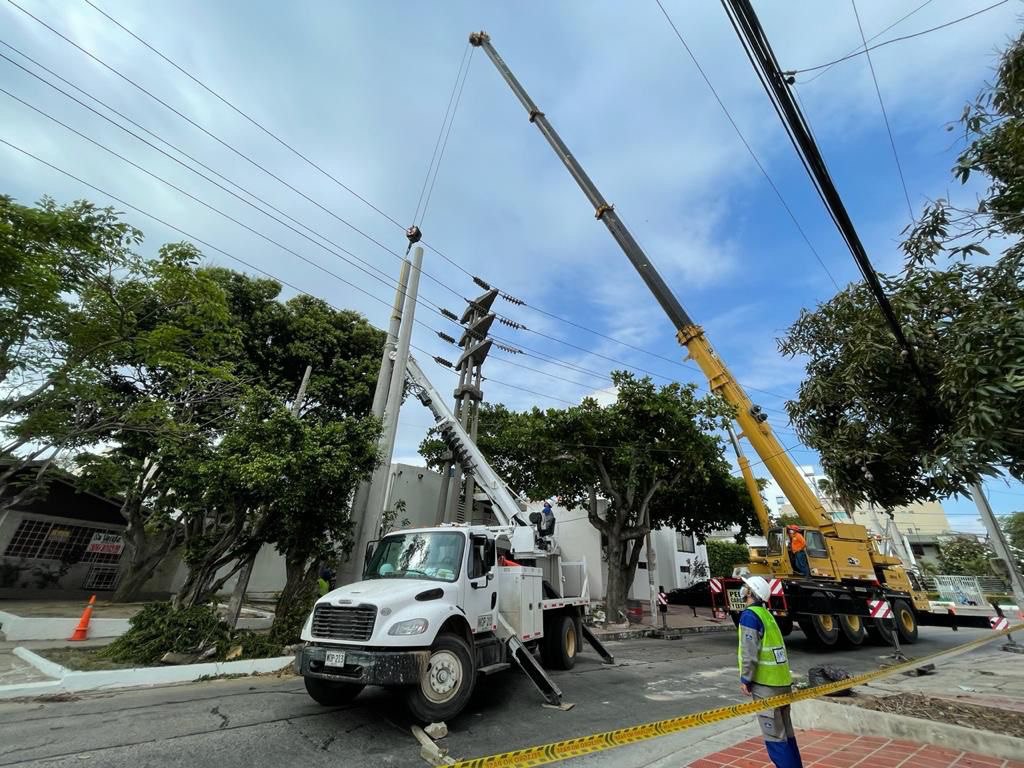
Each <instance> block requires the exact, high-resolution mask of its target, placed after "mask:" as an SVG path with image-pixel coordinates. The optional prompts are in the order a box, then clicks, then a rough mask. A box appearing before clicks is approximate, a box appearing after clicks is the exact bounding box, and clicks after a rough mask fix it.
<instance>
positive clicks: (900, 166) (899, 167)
mask: <svg viewBox="0 0 1024 768" xmlns="http://www.w3.org/2000/svg"><path fill="white" fill-rule="evenodd" d="M850 5H852V6H853V15H854V17H855V18H856V19H857V29H858V30H860V39H861V40H863V41H864V55H865V56H866V57H867V60H868V68H869V69H870V70H871V80H872V82H874V84H875V94H876V95H877V96H878V106H879V107H880V108H881V110H882V120H884V121H885V131H886V133H888V134H889V146H890V147H892V157H893V159H894V160H895V161H896V170H897V171H898V172H899V175H900V184H901V185H902V186H903V197H904V198H905V199H906V201H907V213H908V214H909V215H910V221H911V223H913V221H914V206H913V205H911V203H910V192H908V191H907V180H906V179H905V178H904V177H903V164H902V163H901V162H900V154H899V152H897V151H896V139H895V138H893V135H892V126H891V125H889V115H888V114H887V113H886V111H885V102H884V101H883V100H882V90H881V89H880V88H879V87H878V77H877V76H876V75H875V64H874V62H873V61H871V54H870V53H869V49H868V41H867V38H866V37H865V36H864V26H863V25H862V24H861V23H860V14H859V13H858V12H857V0H850Z"/></svg>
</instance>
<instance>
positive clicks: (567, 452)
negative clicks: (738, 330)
mask: <svg viewBox="0 0 1024 768" xmlns="http://www.w3.org/2000/svg"><path fill="white" fill-rule="evenodd" d="M612 379H613V380H614V382H615V385H616V388H617V397H616V401H615V402H614V403H613V404H611V405H608V406H602V405H600V404H599V403H598V402H597V401H596V400H594V399H592V398H588V399H586V400H584V401H583V403H582V404H580V405H578V406H573V407H570V408H564V409H550V410H547V411H541V410H540V409H537V408H534V409H533V410H531V411H527V412H523V413H517V412H514V411H510V410H509V409H507V408H505V407H504V406H500V405H499V406H485V407H484V408H483V409H482V411H481V416H480V436H479V440H478V443H479V445H480V448H481V450H482V451H483V452H484V454H485V455H487V457H488V460H490V461H492V462H493V464H494V466H495V468H496V469H497V470H498V471H499V472H500V473H501V474H502V476H503V477H504V478H505V479H506V480H507V481H508V482H509V483H510V485H511V486H512V487H513V489H514V490H515V491H517V492H519V493H521V494H523V495H525V496H528V497H530V498H535V499H536V498H547V497H552V496H555V497H558V499H559V501H560V503H561V504H562V505H564V506H566V507H570V508H573V507H582V508H584V509H586V510H587V512H588V517H589V520H590V522H591V523H592V524H593V525H594V527H595V528H597V529H598V530H599V531H600V532H601V533H602V535H603V538H604V540H605V541H606V542H607V543H606V545H605V555H606V560H607V563H608V579H607V590H608V596H607V602H608V610H609V614H610V615H611V616H613V617H614V616H616V615H617V613H616V612H617V611H624V610H625V604H626V594H627V592H628V589H629V585H630V584H631V583H632V580H633V577H634V574H635V573H636V567H637V563H638V561H639V559H640V556H641V553H642V550H643V539H644V537H645V536H646V534H647V532H648V531H649V530H651V529H652V528H657V527H660V526H668V527H672V528H676V529H677V530H682V531H686V532H688V533H692V534H696V535H698V536H700V535H701V534H704V533H707V532H709V531H711V530H716V529H721V528H727V527H729V526H730V525H732V524H734V523H740V524H741V525H742V526H743V527H744V530H747V529H754V528H755V527H756V522H755V518H754V514H753V505H752V504H751V502H750V497H749V494H748V493H747V491H746V488H745V487H744V485H743V482H742V480H740V479H739V478H736V477H733V476H732V475H731V474H730V472H729V465H728V463H727V462H726V460H725V458H724V456H723V445H722V442H721V440H720V439H719V438H717V437H715V436H714V435H713V434H712V432H713V431H714V430H715V429H716V428H717V427H719V426H720V424H721V422H722V419H723V418H726V417H727V416H729V415H731V412H730V410H729V408H728V406H726V405H725V404H724V403H723V402H722V401H720V400H718V399H717V398H712V397H705V398H698V397H696V395H695V390H696V388H695V387H694V386H692V385H680V384H670V385H668V386H665V387H662V388H660V389H659V388H657V387H655V386H654V384H653V383H652V382H651V380H650V379H647V378H644V379H637V378H635V377H633V376H632V375H631V374H628V373H625V372H614V373H613V374H612ZM421 452H422V453H423V455H424V456H426V457H427V458H428V460H429V461H430V462H431V463H432V464H434V465H437V464H439V463H440V459H441V456H442V455H443V451H442V446H441V445H440V443H439V442H438V441H432V440H428V441H427V442H425V443H424V444H423V446H421ZM599 497H600V499H601V500H602V501H603V503H599Z"/></svg>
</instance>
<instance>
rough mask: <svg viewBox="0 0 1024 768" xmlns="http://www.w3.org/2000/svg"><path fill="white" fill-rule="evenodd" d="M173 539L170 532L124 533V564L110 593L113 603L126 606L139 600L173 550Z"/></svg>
mask: <svg viewBox="0 0 1024 768" xmlns="http://www.w3.org/2000/svg"><path fill="white" fill-rule="evenodd" d="M176 536H177V532H176V531H175V530H174V529H173V528H171V529H162V530H159V531H154V532H152V533H149V534H146V533H145V532H144V531H142V530H140V528H138V527H133V526H129V527H128V529H127V530H125V532H124V537H125V543H126V546H125V554H126V555H127V557H126V558H125V559H126V560H127V563H126V564H124V565H123V566H122V568H124V571H123V573H122V575H121V578H120V580H119V581H118V583H117V588H116V589H115V590H114V595H113V598H112V599H113V601H114V602H115V603H129V602H133V601H135V600H137V599H138V598H139V596H140V594H141V593H142V589H143V587H145V586H146V582H148V581H149V579H150V577H152V575H153V573H154V572H155V571H156V569H157V567H158V566H159V565H160V564H161V563H162V562H163V561H164V560H165V559H166V558H167V557H168V556H169V555H170V554H172V553H173V552H175V551H176V550H177V548H178V543H177V542H176V541H175V539H176Z"/></svg>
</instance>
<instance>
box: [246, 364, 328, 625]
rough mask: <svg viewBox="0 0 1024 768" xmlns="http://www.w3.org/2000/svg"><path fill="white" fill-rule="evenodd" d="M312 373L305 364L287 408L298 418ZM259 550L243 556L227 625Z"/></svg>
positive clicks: (309, 366) (247, 583) (247, 586)
mask: <svg viewBox="0 0 1024 768" xmlns="http://www.w3.org/2000/svg"><path fill="white" fill-rule="evenodd" d="M312 373H313V366H311V365H307V366H306V372H305V373H303V374H302V381H301V382H300V383H299V391H298V392H297V393H296V395H295V400H294V401H293V402H292V407H291V408H290V409H289V410H290V411H291V414H292V416H295V417H296V418H298V415H299V412H300V411H301V410H302V402H303V401H304V400H305V399H306V386H307V385H308V384H309V377H310V376H311V375H312ZM258 554H259V550H257V551H256V552H252V553H250V554H248V555H246V557H245V562H244V563H242V570H241V571H240V572H239V574H238V581H236V582H235V590H234V592H232V593H231V600H229V601H228V615H227V617H226V618H227V623H228V626H230V627H231V628H234V627H236V626H237V625H238V617H239V616H240V615H241V614H242V602H243V601H244V600H245V592H246V590H247V589H249V578H250V577H251V576H252V567H253V565H255V563H256V555H258Z"/></svg>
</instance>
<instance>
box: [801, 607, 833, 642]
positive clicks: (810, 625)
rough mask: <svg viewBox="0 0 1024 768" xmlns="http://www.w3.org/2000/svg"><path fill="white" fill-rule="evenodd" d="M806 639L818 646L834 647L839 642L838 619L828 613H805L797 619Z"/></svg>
mask: <svg viewBox="0 0 1024 768" xmlns="http://www.w3.org/2000/svg"><path fill="white" fill-rule="evenodd" d="M797 623H798V624H800V629H802V630H803V632H804V634H805V635H807V639H808V640H810V641H811V642H812V643H813V644H815V645H817V646H819V647H820V648H835V647H836V645H837V644H838V643H839V621H838V620H837V619H836V617H835V616H832V615H829V614H816V613H812V614H805V615H804V617H803V618H801V619H798V620H797Z"/></svg>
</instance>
